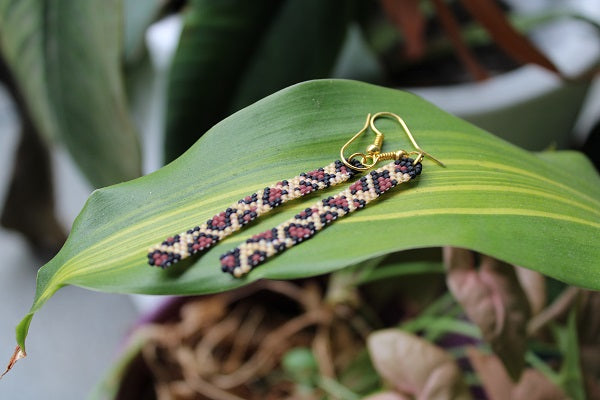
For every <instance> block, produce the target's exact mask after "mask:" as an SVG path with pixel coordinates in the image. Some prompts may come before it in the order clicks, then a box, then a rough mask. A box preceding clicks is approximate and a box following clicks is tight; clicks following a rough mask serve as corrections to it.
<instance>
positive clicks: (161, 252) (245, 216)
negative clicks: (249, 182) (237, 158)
mask: <svg viewBox="0 0 600 400" xmlns="http://www.w3.org/2000/svg"><path fill="white" fill-rule="evenodd" d="M356 165H360V163H358V162H356ZM356 173H357V172H356V171H354V170H352V169H351V168H348V167H347V166H345V165H344V164H343V163H342V162H341V161H339V160H336V161H334V162H332V163H331V164H329V165H327V166H326V167H324V168H319V169H316V170H314V171H310V172H304V173H301V174H300V175H299V176H296V177H294V178H292V179H290V180H283V181H280V182H277V183H276V184H275V185H273V186H269V187H266V188H264V189H263V190H259V191H258V192H256V193H253V194H251V195H249V196H246V197H244V198H243V199H241V200H239V201H238V202H236V203H235V204H233V205H231V207H228V208H227V209H226V210H225V211H223V212H220V213H219V214H217V215H215V216H214V217H212V218H211V219H209V220H208V221H206V223H204V224H202V225H200V226H196V227H194V228H192V229H189V230H187V231H186V232H182V233H180V234H178V235H175V236H172V237H169V238H167V239H165V240H164V241H163V242H162V243H158V244H156V245H154V246H152V247H150V248H149V249H148V264H150V265H154V266H157V267H162V268H166V267H169V266H171V265H173V264H175V263H177V262H178V261H180V260H183V259H184V258H187V257H189V256H191V255H193V254H196V253H199V252H201V251H203V250H206V249H208V248H209V247H211V246H213V245H214V244H215V243H217V242H218V241H220V240H221V239H223V238H225V237H227V236H229V235H231V234H232V233H234V232H236V231H237V230H239V229H240V228H242V227H243V226H244V225H247V224H248V223H250V222H252V221H253V220H255V219H256V218H258V217H259V216H261V215H263V214H265V213H267V212H269V211H270V210H272V209H273V208H275V207H278V206H280V205H281V204H283V203H286V202H288V201H290V200H294V199H297V198H298V197H301V196H305V195H307V194H309V193H312V192H314V191H317V190H320V189H325V188H328V187H329V186H334V185H338V184H340V183H342V182H345V181H347V180H348V179H350V178H351V177H352V176H354V175H355V174H356Z"/></svg>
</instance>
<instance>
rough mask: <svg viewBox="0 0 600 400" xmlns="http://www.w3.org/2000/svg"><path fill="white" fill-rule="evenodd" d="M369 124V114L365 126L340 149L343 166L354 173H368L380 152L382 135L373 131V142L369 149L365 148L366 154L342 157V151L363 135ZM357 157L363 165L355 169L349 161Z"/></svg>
mask: <svg viewBox="0 0 600 400" xmlns="http://www.w3.org/2000/svg"><path fill="white" fill-rule="evenodd" d="M370 123H371V114H367V120H366V121H365V126H363V127H362V129H361V130H360V131H358V132H357V133H356V134H355V135H354V136H352V138H350V140H348V141H347V142H346V143H345V144H344V145H343V146H342V148H341V149H340V158H341V160H342V162H343V163H344V165H346V166H347V167H348V168H352V169H353V170H356V171H368V170H369V169H371V168H372V167H373V166H374V165H375V164H376V163H377V161H378V158H377V155H378V154H379V152H380V151H381V145H382V144H383V133H381V132H379V131H375V140H374V141H373V144H371V145H369V147H367V154H364V153H352V154H351V155H350V157H349V158H346V156H344V151H345V150H346V148H347V147H348V146H349V145H350V144H351V143H352V142H354V141H355V140H356V139H357V138H358V137H359V136H360V135H362V134H363V133H365V131H366V130H367V129H369V124H370ZM359 156H360V157H361V164H362V165H363V166H362V167H357V166H356V165H353V164H352V163H351V161H352V160H353V159H354V158H355V157H359ZM369 161H370V162H369Z"/></svg>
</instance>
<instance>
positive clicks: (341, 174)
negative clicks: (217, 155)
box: [148, 112, 443, 278]
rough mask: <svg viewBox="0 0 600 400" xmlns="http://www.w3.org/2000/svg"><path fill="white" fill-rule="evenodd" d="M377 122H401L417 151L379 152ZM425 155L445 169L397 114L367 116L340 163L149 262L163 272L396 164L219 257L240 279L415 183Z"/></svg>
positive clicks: (262, 197) (152, 252) (279, 188)
mask: <svg viewBox="0 0 600 400" xmlns="http://www.w3.org/2000/svg"><path fill="white" fill-rule="evenodd" d="M378 118H391V119H393V120H395V121H397V122H398V123H399V124H400V125H401V127H402V128H403V130H404V132H405V134H406V135H407V136H408V138H409V140H410V141H411V143H412V145H413V146H414V148H415V150H414V151H411V152H406V151H404V150H398V151H395V152H386V153H383V152H381V147H382V144H383V140H384V135H383V133H381V131H379V129H377V127H376V126H375V121H376V120H377V119H378ZM369 128H370V129H371V130H372V131H373V133H374V134H375V139H374V141H373V143H372V144H371V145H369V146H368V147H367V149H366V151H365V152H364V153H353V154H351V155H350V156H349V157H348V158H346V156H345V154H344V153H345V151H346V150H347V148H348V147H349V146H350V145H351V144H352V143H353V142H354V141H356V140H357V139H358V138H359V137H360V136H361V135H363V134H364V133H365V132H367V131H368V130H369ZM411 155H415V158H414V159H413V158H411V157H410V156H411ZM425 156H427V157H429V158H431V159H432V160H433V161H435V162H437V163H438V164H440V165H443V164H442V163H441V162H440V161H439V160H437V159H435V158H434V157H432V156H431V155H430V154H428V153H426V152H425V151H424V150H423V149H421V148H420V147H419V145H418V144H417V143H416V141H415V139H414V137H413V136H412V134H411V132H410V130H409V129H408V127H407V125H406V123H405V122H404V120H403V119H402V118H400V117H399V116H398V115H396V114H393V113H390V112H379V113H376V114H374V115H371V114H368V115H367V118H366V121H365V125H364V126H363V128H362V129H361V130H360V131H359V132H358V133H356V134H355V135H354V136H353V137H352V138H351V139H350V140H348V142H346V143H345V144H344V145H343V146H342V148H341V149H340V160H335V161H334V162H332V163H330V164H328V165H326V166H325V167H322V168H318V169H315V170H312V171H309V172H304V173H301V174H300V175H298V176H296V177H294V178H291V179H287V180H282V181H279V182H277V183H275V184H274V185H271V186H269V187H266V188H264V189H262V190H259V191H257V192H255V193H252V194H250V195H248V196H246V197H244V198H242V199H240V200H238V201H237V202H236V203H234V204H232V205H231V206H230V207H228V208H227V209H226V210H225V211H222V212H220V213H219V214H216V215H215V216H213V217H212V218H210V219H209V220H207V221H206V222H205V223H204V224H202V225H199V226H196V227H194V228H192V229H189V230H187V231H186V232H182V233H180V234H178V235H174V236H172V237H169V238H167V239H165V240H164V241H162V242H161V243H159V244H156V245H154V246H152V247H151V248H150V249H149V250H148V263H149V264H150V265H154V266H158V267H162V268H166V267H169V266H171V265H172V264H175V263H177V262H178V261H180V260H183V259H185V258H187V257H190V256H192V255H194V254H197V253H200V252H202V251H204V250H207V249H208V248H210V247H212V246H213V245H215V244H216V243H217V242H219V241H220V240H222V239H224V238H225V237H227V236H229V235H231V234H233V233H234V232H236V231H238V230H239V229H241V228H242V227H243V226H245V225H247V224H249V223H250V222H252V221H253V220H255V219H256V218H258V217H260V216H261V215H264V214H266V213H268V212H269V211H271V210H272V209H274V208H276V207H279V206H280V205H282V204H284V203H286V202H288V201H291V200H294V199H297V198H299V197H303V196H306V195H309V194H310V193H313V192H315V191H318V190H322V189H326V188H328V187H330V186H335V185H339V184H341V183H343V182H346V181H347V180H349V179H350V178H352V177H353V176H355V175H356V174H358V173H361V172H365V171H368V170H371V169H373V168H374V166H375V165H376V164H377V163H378V162H379V161H384V160H391V161H392V162H390V163H389V164H387V165H384V166H383V167H381V168H379V169H376V170H373V171H371V172H370V173H369V174H366V175H365V176H363V177H361V178H360V179H359V180H358V181H356V182H355V183H353V184H352V185H350V187H348V188H347V189H345V190H344V191H342V192H340V193H338V194H336V195H335V196H329V197H327V198H326V199H323V200H320V201H318V202H316V203H315V204H313V205H312V206H311V207H308V208H306V209H305V210H304V211H302V212H301V213H299V214H297V215H295V216H294V217H293V218H290V219H289V220H287V221H285V222H283V223H281V224H279V225H277V226H276V227H274V228H272V229H269V230H266V231H264V232H262V233H260V234H257V235H254V236H253V237H251V238H250V239H248V240H246V242H244V243H242V244H241V245H240V246H238V247H236V248H235V249H233V250H231V251H228V252H227V253H225V254H223V255H222V256H221V257H220V261H221V268H222V270H223V271H224V272H228V273H230V274H232V275H233V276H235V277H237V278H239V277H242V276H243V275H245V274H247V273H248V272H250V271H251V270H252V269H253V268H255V267H256V266H258V265H259V264H261V263H263V262H265V261H266V260H267V259H268V258H270V257H272V256H274V255H276V254H278V253H281V252H282V251H285V250H287V249H289V248H291V247H293V246H295V245H297V244H299V243H301V242H303V241H305V240H307V239H309V238H311V237H313V236H314V235H315V234H316V233H317V232H319V231H320V230H322V229H323V228H325V227H326V226H328V225H330V224H331V223H332V222H334V221H336V220H337V219H339V218H341V217H343V216H345V215H347V214H349V213H351V212H354V211H356V210H359V209H361V208H364V207H365V206H366V205H367V204H368V203H370V202H371V201H373V200H374V199H376V198H378V197H379V196H380V195H382V194H383V193H386V192H387V191H389V190H390V189H391V188H393V187H395V186H397V185H398V184H400V183H403V182H408V181H409V180H411V179H414V178H415V177H416V176H418V175H419V174H420V173H421V170H422V165H421V161H422V159H423V158H424V157H425Z"/></svg>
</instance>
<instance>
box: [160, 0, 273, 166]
mask: <svg viewBox="0 0 600 400" xmlns="http://www.w3.org/2000/svg"><path fill="white" fill-rule="evenodd" d="M280 3H281V2H280V1H277V0H256V1H246V0H227V1H213V0H194V1H192V2H190V5H189V8H188V9H187V10H186V13H185V19H184V26H183V31H182V32H181V38H180V40H179V46H178V48H177V52H176V53H175V58H174V59H173V64H172V66H171V73H170V76H169V88H168V107H167V115H166V120H167V122H166V124H167V125H166V141H165V158H166V160H167V161H171V160H173V159H175V158H177V157H178V156H179V155H180V154H181V153H183V152H184V151H185V150H187V149H188V148H189V147H190V146H191V145H192V144H193V143H194V142H195V141H196V140H197V139H198V138H199V137H200V136H201V135H202V133H204V132H205V131H206V130H207V129H208V128H210V127H211V126H212V125H214V124H215V123H216V122H217V121H219V120H221V119H223V118H224V117H225V116H226V115H227V111H228V110H229V108H230V106H231V100H232V98H233V95H234V93H235V91H236V89H237V87H238V85H239V81H240V77H241V76H242V73H243V71H244V69H245V68H246V66H247V65H248V64H249V62H250V59H251V57H252V55H253V54H254V52H255V50H256V48H257V46H258V45H259V43H260V38H261V36H262V34H263V33H264V31H265V30H266V29H267V28H268V26H269V24H270V22H271V19H272V18H273V16H274V15H275V13H276V12H277V10H278V9H279V6H280Z"/></svg>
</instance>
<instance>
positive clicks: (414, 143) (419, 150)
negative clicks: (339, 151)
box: [369, 111, 445, 167]
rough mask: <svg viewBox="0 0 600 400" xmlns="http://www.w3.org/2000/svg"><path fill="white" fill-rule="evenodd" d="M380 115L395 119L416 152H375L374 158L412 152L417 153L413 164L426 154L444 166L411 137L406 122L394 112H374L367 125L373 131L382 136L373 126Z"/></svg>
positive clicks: (384, 157) (389, 157)
mask: <svg viewBox="0 0 600 400" xmlns="http://www.w3.org/2000/svg"><path fill="white" fill-rule="evenodd" d="M380 117H388V118H391V119H394V120H396V121H397V122H398V123H399V124H400V125H401V126H402V129H404V133H406V136H408V138H409V139H410V142H411V143H412V144H413V146H414V147H415V149H417V150H418V151H417V152H410V153H406V152H405V151H403V150H399V151H396V152H388V153H380V154H376V155H375V156H374V159H375V158H376V159H377V161H379V160H397V159H398V158H400V157H401V156H402V155H404V154H414V153H417V154H418V156H417V159H416V160H415V162H414V163H415V164H416V163H418V162H420V161H421V160H422V159H423V156H427V157H429V158H430V159H431V160H433V161H435V162H436V163H438V164H439V165H441V166H442V167H445V165H444V163H443V162H441V161H440V160H438V159H437V158H435V157H434V156H432V155H431V154H429V153H427V152H426V151H425V150H423V149H422V148H421V147H420V146H419V145H418V144H417V141H416V140H415V138H414V137H413V135H412V133H410V130H409V129H408V126H407V125H406V123H405V122H404V120H403V119H402V118H400V116H399V115H397V114H394V113H391V112H388V111H382V112H378V113H376V114H374V115H373V117H372V118H371V120H370V121H369V126H370V127H371V129H372V130H373V132H375V134H376V135H381V136H382V137H383V133H381V132H380V131H379V129H377V127H376V126H375V120H376V119H377V118H380ZM375 162H376V161H375Z"/></svg>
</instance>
